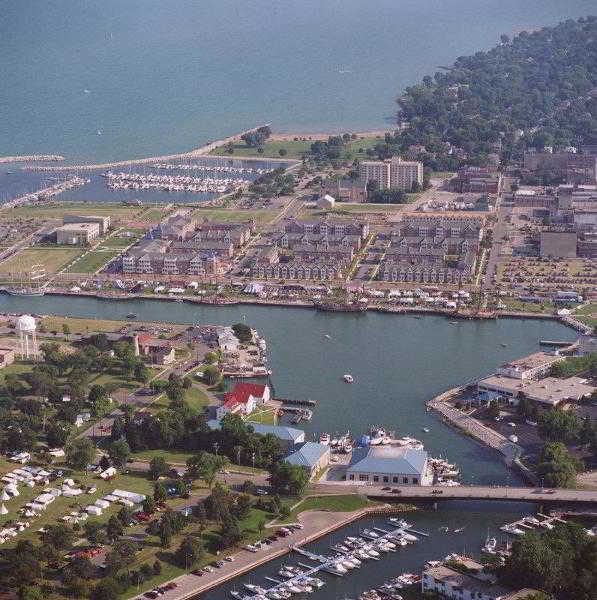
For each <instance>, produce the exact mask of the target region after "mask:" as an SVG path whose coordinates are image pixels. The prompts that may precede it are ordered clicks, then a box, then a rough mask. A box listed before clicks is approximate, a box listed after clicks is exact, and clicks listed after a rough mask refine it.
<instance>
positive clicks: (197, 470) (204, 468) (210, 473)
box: [187, 452, 227, 489]
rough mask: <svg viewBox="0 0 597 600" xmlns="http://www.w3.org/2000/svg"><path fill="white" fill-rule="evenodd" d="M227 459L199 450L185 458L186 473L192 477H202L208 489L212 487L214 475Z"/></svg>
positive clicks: (224, 464)
mask: <svg viewBox="0 0 597 600" xmlns="http://www.w3.org/2000/svg"><path fill="white" fill-rule="evenodd" d="M226 463H227V460H226V458H225V457H223V456H217V455H215V454H210V453H209V452H200V453H199V454H196V455H195V456H190V457H189V458H188V459H187V473H188V475H189V476H190V477H191V478H193V479H197V478H199V479H203V481H205V483H206V484H207V486H208V487H209V489H211V488H212V487H213V484H214V482H215V480H216V475H217V473H218V471H219V470H220V469H223V468H224V467H225V466H226Z"/></svg>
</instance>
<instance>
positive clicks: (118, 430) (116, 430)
mask: <svg viewBox="0 0 597 600" xmlns="http://www.w3.org/2000/svg"><path fill="white" fill-rule="evenodd" d="M123 435H124V422H123V421H122V418H121V417H116V418H115V419H114V421H113V423H112V429H111V430H110V439H111V440H112V441H115V440H119V439H120V438H121V437H122V436H123Z"/></svg>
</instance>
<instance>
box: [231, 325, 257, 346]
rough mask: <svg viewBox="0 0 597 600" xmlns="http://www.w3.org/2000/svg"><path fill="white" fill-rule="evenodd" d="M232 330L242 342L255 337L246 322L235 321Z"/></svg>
mask: <svg viewBox="0 0 597 600" xmlns="http://www.w3.org/2000/svg"><path fill="white" fill-rule="evenodd" d="M232 331H233V332H234V335H235V336H236V337H237V338H238V339H239V340H240V341H241V342H250V341H251V340H252V339H253V332H252V331H251V328H250V327H249V326H248V325H245V323H235V324H234V325H233V326H232Z"/></svg>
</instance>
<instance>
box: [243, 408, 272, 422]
mask: <svg viewBox="0 0 597 600" xmlns="http://www.w3.org/2000/svg"><path fill="white" fill-rule="evenodd" d="M246 421H250V422H251V423H260V424H261V425H275V424H276V423H277V421H278V419H277V418H276V411H275V409H274V408H271V407H268V406H260V407H259V408H256V409H255V410H254V411H253V412H252V413H251V414H250V415H248V416H247V418H246Z"/></svg>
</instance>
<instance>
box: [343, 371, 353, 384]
mask: <svg viewBox="0 0 597 600" xmlns="http://www.w3.org/2000/svg"><path fill="white" fill-rule="evenodd" d="M342 379H344V381H346V383H353V382H354V377H353V376H352V375H350V374H349V373H345V374H344V376H343V377H342Z"/></svg>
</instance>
